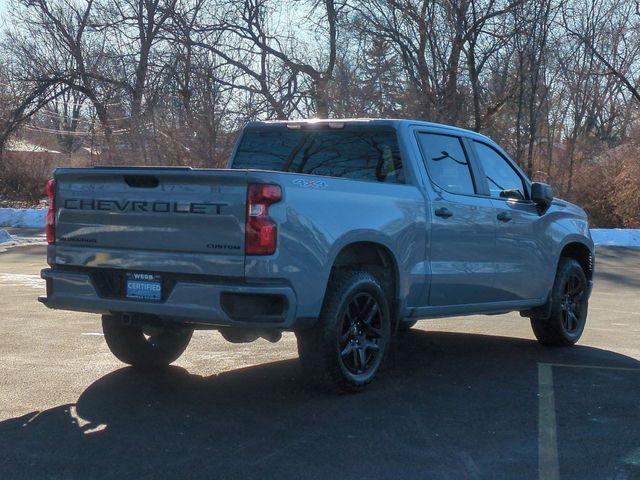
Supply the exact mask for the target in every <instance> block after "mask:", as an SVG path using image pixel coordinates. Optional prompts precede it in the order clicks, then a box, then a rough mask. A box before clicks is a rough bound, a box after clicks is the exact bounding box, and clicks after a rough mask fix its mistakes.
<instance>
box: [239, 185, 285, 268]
mask: <svg viewBox="0 0 640 480" xmlns="http://www.w3.org/2000/svg"><path fill="white" fill-rule="evenodd" d="M281 199H282V189H281V188H280V187H279V186H278V185H268V184H262V183H251V184H249V186H248V187H247V222H246V226H245V242H244V251H245V254H247V255H271V254H272V253H274V252H275V251H276V246H277V243H278V227H277V226H276V224H275V222H274V221H273V220H271V219H270V218H269V217H268V215H269V205H271V204H273V203H276V202H279V201H280V200H281Z"/></svg>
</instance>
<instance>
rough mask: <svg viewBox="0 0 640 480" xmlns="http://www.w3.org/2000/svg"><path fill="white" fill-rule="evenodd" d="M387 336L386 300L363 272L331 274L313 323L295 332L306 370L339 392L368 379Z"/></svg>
mask: <svg viewBox="0 0 640 480" xmlns="http://www.w3.org/2000/svg"><path fill="white" fill-rule="evenodd" d="M390 336H391V317H390V314H389V306H388V303H387V299H386V298H385V295H384V292H383V291H382V288H381V286H380V283H379V282H378V280H377V279H376V278H375V277H374V276H373V275H372V274H370V273H368V272H363V271H346V272H339V273H336V274H334V275H332V279H331V280H330V283H329V286H328V288H327V293H326V296H325V301H324V304H323V307H322V312H321V314H320V318H319V319H318V322H317V324H316V325H315V326H314V327H313V328H311V329H308V330H304V331H301V332H297V333H296V337H297V339H298V353H299V355H300V361H301V363H302V366H303V370H304V372H305V374H306V375H307V376H309V377H310V378H311V379H312V380H315V381H320V382H321V383H323V384H324V385H326V386H328V387H331V388H335V389H338V390H340V391H343V392H358V391H361V390H363V389H364V388H365V387H366V386H367V385H368V384H369V383H371V381H372V380H373V379H374V378H375V376H376V374H377V373H378V370H379V369H380V365H381V364H382V362H383V360H384V358H385V355H386V353H387V350H388V345H389V339H390Z"/></svg>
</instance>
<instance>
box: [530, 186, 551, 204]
mask: <svg viewBox="0 0 640 480" xmlns="http://www.w3.org/2000/svg"><path fill="white" fill-rule="evenodd" d="M531 200H533V202H534V203H536V204H537V205H538V206H540V207H541V208H542V209H544V210H546V209H547V208H549V206H550V205H551V202H553V189H552V188H551V185H547V184H546V183H541V182H533V183H532V184H531Z"/></svg>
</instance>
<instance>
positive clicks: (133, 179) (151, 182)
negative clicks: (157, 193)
mask: <svg viewBox="0 0 640 480" xmlns="http://www.w3.org/2000/svg"><path fill="white" fill-rule="evenodd" d="M124 181H125V182H126V183H127V185H129V186H130V187H133V188H156V187H157V186H158V184H159V183H160V181H159V180H158V177H154V176H152V175H125V176H124Z"/></svg>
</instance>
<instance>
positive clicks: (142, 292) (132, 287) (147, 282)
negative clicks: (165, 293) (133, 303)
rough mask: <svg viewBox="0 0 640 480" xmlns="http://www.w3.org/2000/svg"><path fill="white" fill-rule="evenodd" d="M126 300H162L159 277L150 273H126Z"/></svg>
mask: <svg viewBox="0 0 640 480" xmlns="http://www.w3.org/2000/svg"><path fill="white" fill-rule="evenodd" d="M126 278H127V298H137V299H141V300H160V299H162V282H161V279H160V275H154V274H150V273H127V277H126Z"/></svg>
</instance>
